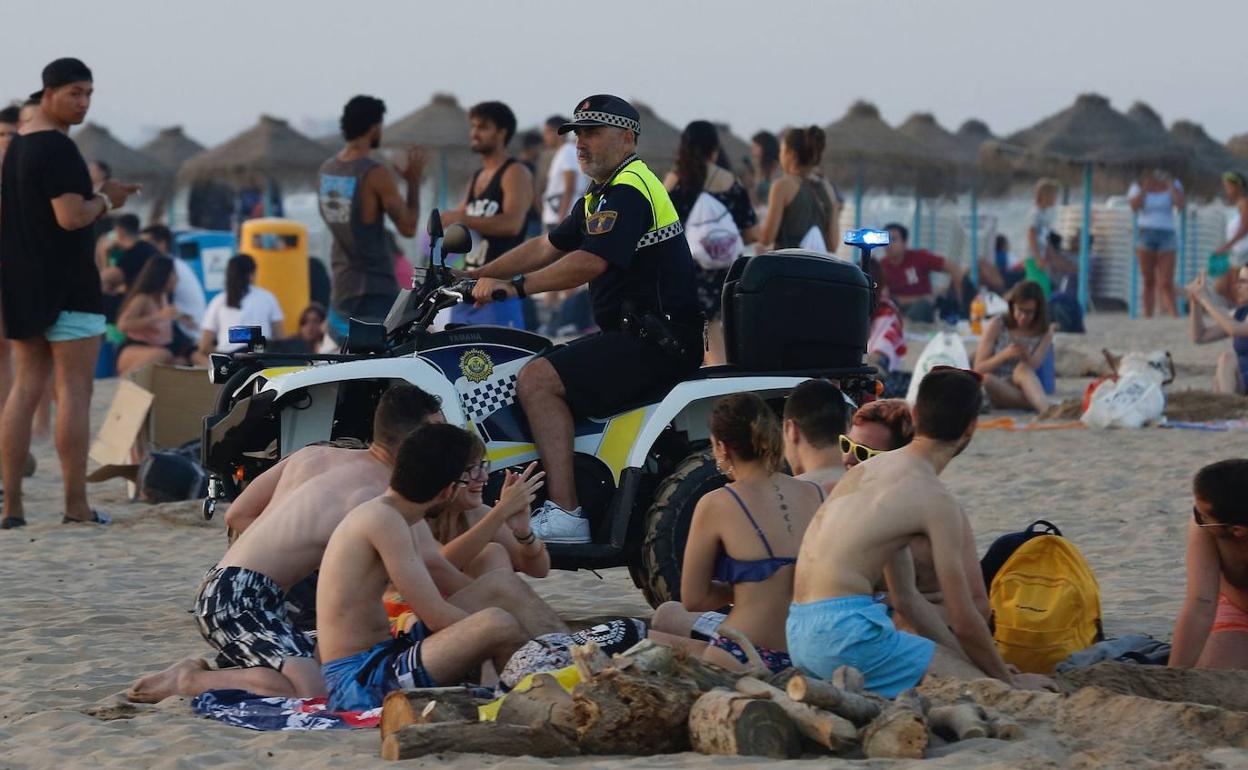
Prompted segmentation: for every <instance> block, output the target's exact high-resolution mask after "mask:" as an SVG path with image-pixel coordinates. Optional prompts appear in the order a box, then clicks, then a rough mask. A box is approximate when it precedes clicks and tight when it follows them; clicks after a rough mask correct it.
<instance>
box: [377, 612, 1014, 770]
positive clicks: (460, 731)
mask: <svg viewBox="0 0 1248 770" xmlns="http://www.w3.org/2000/svg"><path fill="white" fill-rule="evenodd" d="M720 633H725V635H729V634H733V632H732V631H731V630H730V629H723V628H722V627H721V629H720ZM741 642H744V644H742V648H743V649H745V650H747V656H749V657H750V665H749V668H750V670H749V671H748V672H746V673H736V672H730V671H726V670H724V669H722V668H719V667H718V666H714V665H710V664H707V663H704V662H703V661H701V660H699V659H697V658H693V657H691V656H689V655H687V654H685V653H683V652H682V651H678V650H675V649H673V648H670V647H666V646H663V645H659V644H656V643H654V642H651V641H648V640H647V641H643V642H641V643H640V644H638V645H637V646H635V647H633V648H632V649H631V650H629V651H628V652H627V653H625V654H624V655H616V656H615V658H614V660H613V659H610V658H608V657H607V656H606V655H605V654H604V653H603V652H602V651H600V650H599V649H598V648H597V646H596V645H593V644H589V645H586V646H584V647H577V648H574V650H573V659H574V661H575V663H576V666H577V669H578V673H579V674H580V677H581V683H580V684H578V685H577V686H576V687H575V688H574V689H573V691H572V692H570V693H569V692H567V691H566V690H564V689H563V687H562V686H560V684H559V682H558V681H557V680H556V679H555V678H554V677H553V676H551V675H549V674H538V675H537V676H535V677H534V679H533V685H532V687H531V688H530V689H528V690H526V691H525V692H513V693H511V694H510V695H508V696H507V697H506V698H505V699H504V700H503V702H502V705H501V708H500V709H499V712H498V719H497V721H495V722H484V721H477V706H478V705H480V704H479V702H478V701H474V700H473V699H472V697H471V696H470V695H469V692H468V690H466V689H464V688H454V687H451V688H435V689H424V690H407V691H402V692H393V693H390V694H389V695H388V696H387V697H386V700H385V704H384V708H383V711H382V719H381V740H382V743H381V756H382V758H384V759H410V758H413V757H421V756H425V755H427V754H435V753H445V752H465V753H482V754H500V755H507V756H525V755H527V756H536V757H558V756H571V755H576V754H631V755H649V754H667V753H675V752H680V751H688V750H690V749H693V750H695V751H699V752H702V753H704V754H733V755H749V756H763V757H773V758H777V759H785V758H792V757H798V756H801V755H802V754H803V753H824V754H827V753H831V754H835V755H838V756H843V757H861V756H865V757H867V758H877V757H888V758H915V759H917V758H921V757H922V756H923V755H924V752H925V751H926V749H927V747H928V744H929V740H930V736H931V735H932V734H933V733H934V734H935V735H937V736H939V738H940V739H941V740H945V741H959V740H966V739H969V738H983V737H989V738H999V739H1004V740H1010V739H1014V738H1017V737H1020V736H1021V735H1022V730H1021V728H1020V727H1019V726H1018V725H1017V724H1016V723H1015V722H1013V721H1011V720H1009V719H1008V718H1006V717H1004V716H1002V715H999V714H994V713H990V712H988V711H987V710H985V709H984V708H983V707H981V706H980V705H978V704H976V703H973V702H970V701H964V702H958V703H954V704H949V705H943V706H936V707H930V708H929V706H928V704H927V703H926V701H925V699H923V698H922V697H921V696H919V695H918V694H916V693H914V692H913V691H907V692H904V693H902V694H901V695H899V696H898V697H897V698H896V699H894V700H892V701H890V700H886V699H884V698H880V697H878V696H875V695H872V694H870V693H867V692H864V690H863V679H862V674H860V673H859V672H858V671H857V670H855V669H852V668H848V667H846V668H841V669H838V670H837V671H836V673H835V674H834V675H833V677H832V678H831V679H830V680H821V679H814V678H812V677H807V676H804V675H802V674H799V673H797V672H795V671H794V670H793V669H789V670H786V671H784V672H781V673H780V674H775V675H772V674H770V672H768V671H767V669H766V668H765V666H763V663H762V661H761V659H759V658H758V656H757V653H756V652H755V651H754V648H753V646H752V645H750V644H749V641H748V640H747V639H744V638H743V637H742V638H741V639H740V641H739V642H738V643H741Z"/></svg>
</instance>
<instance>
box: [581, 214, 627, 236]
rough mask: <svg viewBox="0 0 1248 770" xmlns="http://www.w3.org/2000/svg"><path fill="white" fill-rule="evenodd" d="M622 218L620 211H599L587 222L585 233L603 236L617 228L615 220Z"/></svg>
mask: <svg viewBox="0 0 1248 770" xmlns="http://www.w3.org/2000/svg"><path fill="white" fill-rule="evenodd" d="M619 216H620V214H619V212H618V211H599V212H598V213H597V214H594V215H593V216H591V217H590V218H589V219H587V220H585V231H586V232H588V233H589V234H590V235H603V234H605V233H609V232H611V228H613V227H615V220H616V219H618V218H619Z"/></svg>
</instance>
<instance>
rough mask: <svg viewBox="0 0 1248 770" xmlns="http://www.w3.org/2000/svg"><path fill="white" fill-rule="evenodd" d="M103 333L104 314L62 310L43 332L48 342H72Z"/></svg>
mask: <svg viewBox="0 0 1248 770" xmlns="http://www.w3.org/2000/svg"><path fill="white" fill-rule="evenodd" d="M103 333H104V316H102V315H100V314H99V313H81V312H79V311H77V310H62V311H61V314H60V315H58V316H57V317H56V321H54V322H53V324H52V325H51V326H49V327H48V328H47V329H46V330H45V331H44V332H43V337H44V339H46V340H47V341H48V342H72V341H74V340H85V339H87V338H88V337H99V336H100V335H102V334H103Z"/></svg>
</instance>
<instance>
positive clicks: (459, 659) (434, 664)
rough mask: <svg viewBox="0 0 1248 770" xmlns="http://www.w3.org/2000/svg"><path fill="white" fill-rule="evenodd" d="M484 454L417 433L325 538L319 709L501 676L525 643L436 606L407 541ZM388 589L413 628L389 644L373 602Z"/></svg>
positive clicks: (501, 626)
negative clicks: (374, 491) (478, 675)
mask: <svg viewBox="0 0 1248 770" xmlns="http://www.w3.org/2000/svg"><path fill="white" fill-rule="evenodd" d="M484 454H485V447H484V445H482V444H481V441H480V439H478V438H477V437H476V436H475V435H473V434H471V433H468V432H467V431H465V430H463V429H462V428H457V427H455V426H453V425H446V424H434V425H425V426H423V427H421V428H420V429H419V430H417V431H416V432H415V433H413V434H411V435H410V436H408V437H407V438H406V439H405V440H404V441H403V444H402V445H401V446H400V447H399V451H398V454H397V456H396V458H395V462H394V472H393V474H392V475H391V477H390V486H389V487H388V488H387V489H386V491H385V492H384V493H383V494H382V495H381V496H379V497H376V498H374V499H372V500H369V501H368V502H366V503H364V504H363V505H360V506H358V507H356V508H355V509H353V510H352V511H351V512H350V513H348V514H347V516H346V518H344V519H343V520H342V523H341V524H340V525H339V526H338V528H337V529H336V530H334V534H333V535H332V536H331V537H330V539H329V545H327V546H326V548H325V558H324V559H323V560H322V562H321V577H320V584H319V590H318V592H317V597H316V610H317V612H316V614H317V618H318V623H317V641H318V643H319V645H320V650H321V655H322V657H323V658H324V660H325V663H324V665H323V666H322V667H321V671H322V673H323V675H324V678H325V683H326V685H327V688H328V690H329V700H328V702H327V704H326V705H327V707H328V708H329V709H331V710H334V711H363V710H366V709H372V708H377V707H378V706H380V705H381V701H382V699H383V698H384V697H385V695H386V693H387V692H389V691H391V690H396V689H400V688H404V689H411V688H414V687H437V686H438V685H446V684H455V683H457V682H459V681H460V680H462V679H463V678H464V677H466V676H470V675H471V672H472V671H473V670H474V669H478V668H479V667H480V666H481V665H482V664H483V663H487V662H493V664H494V666H495V669H496V670H501V669H502V668H503V667H504V666H505V665H506V664H507V660H508V658H510V657H511V654H512V653H514V652H515V651H516V649H518V648H519V647H520V645H522V644H524V643H525V642H526V641H528V639H529V637H528V635H527V634H526V633H525V630H524V628H522V627H521V625H520V624H519V623H518V622H517V621H516V619H515V618H513V617H512V616H511V615H510V614H508V613H507V612H506V611H505V610H502V609H498V608H490V609H484V610H480V611H478V612H474V613H472V614H469V613H467V612H465V611H464V610H462V609H460V608H459V607H456V606H455V605H454V604H451V603H450V602H448V601H446V600H445V599H443V598H442V595H441V594H440V593H439V591H438V588H437V586H436V585H435V584H434V582H433V578H432V577H430V575H429V571H428V570H427V569H426V568H425V563H424V560H423V559H421V558H420V551H419V547H418V545H417V544H416V541H415V539H414V537H413V534H412V530H413V526H414V525H415V524H417V523H419V522H420V521H421V520H423V519H425V518H426V517H433V518H436V517H437V516H438V515H439V513H440V511H441V510H443V509H444V508H445V507H446V505H447V504H448V503H449V502H450V501H451V499H452V498H454V497H455V495H456V494H458V492H459V488H460V487H461V486H463V485H465V484H467V483H469V481H470V479H471V475H470V474H471V472H472V470H473V469H474V468H476V467H478V466H479V465H480V463H481V460H482V457H483V456H484ZM390 583H393V584H394V586H395V587H396V588H398V589H399V591H400V592H402V594H403V595H404V596H405V597H407V599H408V600H409V601H410V602H411V603H412V606H413V608H414V609H415V610H416V614H417V615H418V616H419V617H420V618H421V620H420V622H419V623H416V624H415V626H413V627H412V628H411V630H410V631H408V632H406V633H404V634H402V635H401V636H399V637H398V638H394V637H392V636H391V635H390V621H389V618H388V616H387V614H386V608H385V605H384V603H383V602H382V599H381V597H382V592H383V591H384V590H385V588H386V586H387V585H388V584H390Z"/></svg>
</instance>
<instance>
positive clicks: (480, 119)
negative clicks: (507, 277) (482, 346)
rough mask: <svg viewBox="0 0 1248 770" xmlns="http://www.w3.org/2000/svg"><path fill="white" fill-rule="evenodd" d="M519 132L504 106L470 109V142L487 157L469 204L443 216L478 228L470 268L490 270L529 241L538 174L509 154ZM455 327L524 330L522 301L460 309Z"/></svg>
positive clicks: (468, 260)
mask: <svg viewBox="0 0 1248 770" xmlns="http://www.w3.org/2000/svg"><path fill="white" fill-rule="evenodd" d="M515 133H516V116H515V114H514V113H512V111H511V108H510V107H508V106H507V105H505V104H503V103H502V102H481V103H480V104H477V105H474V106H473V107H472V109H470V110H468V144H469V147H470V148H471V149H472V151H473V152H475V153H477V154H478V155H480V156H481V168H480V170H478V171H477V172H476V173H475V174H473V175H472V182H471V183H469V185H468V193H467V195H466V196H465V198H464V203H463V205H462V206H460V207H459V208H457V209H454V210H453V211H448V212H446V213H445V214H443V215H442V224H443V225H449V224H454V223H456V222H458V223H459V224H462V225H463V226H464V227H467V228H468V229H470V230H472V231H473V233H474V234H475V237H474V238H473V248H472V251H470V252H468V254H466V255H464V265H465V267H467V268H468V269H469V270H474V269H477V268H480V267H484V266H485V265H488V264H489V263H491V262H493V261H494V260H496V259H498V258H499V257H501V256H502V255H503V254H505V253H506V252H508V251H510V250H511V249H513V248H515V247H516V246H519V245H520V244H521V243H522V242H523V241H524V231H525V224H526V223H527V221H528V216H529V211H530V210H532V208H533V174H532V173H531V172H530V171H529V169H528V168H526V167H525V165H524V164H523V163H521V162H519V161H517V160H516V159H515V158H513V157H512V156H511V155H510V154H508V152H507V144H508V142H510V141H511V137H512V136H514V135H515ZM451 320H452V321H454V322H455V323H467V324H493V325H495V326H510V327H512V328H514V329H523V328H524V310H523V309H522V308H521V306H520V299H519V298H517V297H512V298H510V299H507V300H504V301H502V302H497V303H494V304H492V305H487V306H485V307H478V308H474V307H471V306H469V305H457V306H455V307H454V308H452V309H451Z"/></svg>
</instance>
